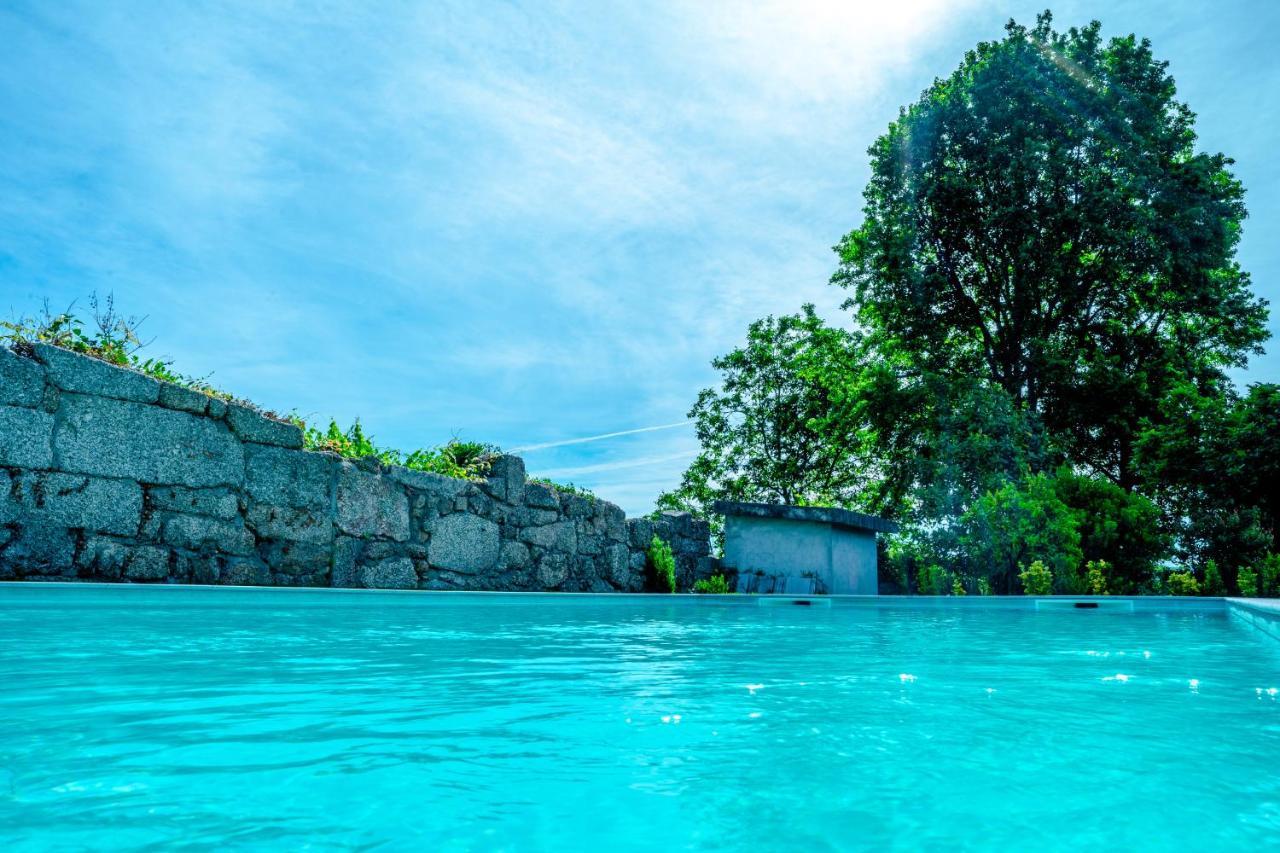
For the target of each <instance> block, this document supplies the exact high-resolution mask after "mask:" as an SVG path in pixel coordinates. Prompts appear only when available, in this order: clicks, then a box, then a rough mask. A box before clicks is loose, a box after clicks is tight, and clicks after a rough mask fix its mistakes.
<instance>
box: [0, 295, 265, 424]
mask: <svg viewBox="0 0 1280 853" xmlns="http://www.w3.org/2000/svg"><path fill="white" fill-rule="evenodd" d="M87 301H88V303H89V314H88V317H87V318H86V317H82V316H80V315H79V314H77V313H76V306H75V303H72V304H71V305H70V306H68V307H67V310H65V311H62V312H60V313H56V314H55V313H54V312H53V311H51V310H50V309H49V303H48V302H47V301H46V302H45V304H44V306H43V308H42V309H41V311H40V313H39V314H37V315H35V316H31V317H20V318H18V319H16V320H8V321H0V343H3V344H5V345H7V346H9V347H11V348H13V349H14V350H15V351H16V352H20V353H23V354H27V355H29V354H30V352H31V349H32V346H33V345H34V344H37V343H42V344H49V345H50V346H55V347H59V348H60V349H65V350H69V351H71V352H74V353H78V354H80V355H87V356H89V357H90V358H96V359H98V360H99V361H105V362H107V363H108V364H114V365H115V366H116V367H128V368H130V369H132V370H136V371H138V372H139V373H143V374H146V375H147V376H150V377H151V378H153V379H158V380H160V381H161V382H171V383H173V384H174V385H181V386H183V387H184V388H189V389H191V390H192V391H198V392H200V393H201V394H207V395H208V396H210V397H217V398H219V399H222V400H227V401H235V402H238V403H241V404H243V405H247V406H251V407H252V408H254V409H258V406H256V405H254V404H253V403H250V402H249V401H247V400H237V399H236V398H235V397H234V396H233V395H231V394H228V393H227V392H226V391H222V390H220V389H218V388H215V387H214V386H213V385H210V384H209V382H208V379H207V378H195V377H192V376H187V375H185V374H182V373H178V372H177V371H176V370H174V369H173V362H172V361H170V360H168V359H162V358H143V357H142V356H140V355H138V351H139V350H141V349H142V348H143V347H145V346H147V344H149V343H150V341H144V340H143V339H142V337H141V336H140V335H139V331H138V330H139V327H140V326H141V325H142V323H143V321H144V320H146V318H145V317H134V316H126V315H123V314H121V313H119V312H118V311H117V310H116V306H115V297H114V296H113V295H111V294H107V296H106V298H104V299H100V298H99V297H98V295H97V294H96V293H91V294H89V298H88V300H87ZM263 414H267V415H270V416H272V417H274V414H273V413H270V412H264V413H263Z"/></svg>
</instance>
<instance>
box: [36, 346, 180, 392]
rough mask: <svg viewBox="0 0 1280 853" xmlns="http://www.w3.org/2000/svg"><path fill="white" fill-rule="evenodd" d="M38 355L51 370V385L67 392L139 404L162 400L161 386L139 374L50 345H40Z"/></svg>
mask: <svg viewBox="0 0 1280 853" xmlns="http://www.w3.org/2000/svg"><path fill="white" fill-rule="evenodd" d="M35 354H36V358H38V359H39V360H40V361H42V362H44V364H45V366H46V367H47V368H48V373H47V375H48V377H49V381H50V382H52V383H53V384H54V385H56V386H58V387H59V388H61V389H62V390H63V391H74V392H76V393H78V394H92V395H94V396H97V397H113V398H115V399H118V400H133V401H135V402H139V403H154V402H156V401H157V400H159V399H160V383H159V382H157V381H156V380H154V379H152V378H151V377H150V376H147V375H145V374H142V373H139V372H138V371H136V370H130V369H129V368H127V367H116V366H115V365H114V364H107V363H106V362H105V361H102V360H101V359H97V358H92V357H90V356H87V355H80V354H78V353H74V352H71V351H69V350H65V349H62V348H61V347H55V346H51V345H49V344H36V345H35Z"/></svg>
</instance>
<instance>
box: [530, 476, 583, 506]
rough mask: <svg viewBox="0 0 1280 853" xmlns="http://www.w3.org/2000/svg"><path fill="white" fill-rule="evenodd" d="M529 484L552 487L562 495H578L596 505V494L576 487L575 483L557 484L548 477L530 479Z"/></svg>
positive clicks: (581, 487)
mask: <svg viewBox="0 0 1280 853" xmlns="http://www.w3.org/2000/svg"><path fill="white" fill-rule="evenodd" d="M529 482H530V483H542V484H543V485H544V486H550V487H551V488H553V489H555V490H556V491H557V492H560V493H561V494H566V495H577V496H578V497H580V498H586V499H587V500H589V501H591V502H592V503H595V501H596V493H595V492H593V491H591V490H590V489H588V488H585V487H584V486H578V485H575V484H574V483H557V482H556V481H555V480H551V479H549V478H547V477H530V478H529Z"/></svg>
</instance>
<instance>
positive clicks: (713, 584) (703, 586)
mask: <svg viewBox="0 0 1280 853" xmlns="http://www.w3.org/2000/svg"><path fill="white" fill-rule="evenodd" d="M693 591H694V592H698V593H702V594H705V595H728V594H729V591H730V590H729V582H728V581H727V580H725V579H724V575H712V576H711V577H709V578H700V579H698V580H696V581H694V582H693Z"/></svg>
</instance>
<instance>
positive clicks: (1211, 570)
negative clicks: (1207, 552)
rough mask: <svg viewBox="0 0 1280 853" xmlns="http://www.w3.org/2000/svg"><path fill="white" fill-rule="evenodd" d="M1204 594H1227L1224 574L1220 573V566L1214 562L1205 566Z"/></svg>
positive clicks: (1211, 561)
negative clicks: (1223, 578) (1223, 579)
mask: <svg viewBox="0 0 1280 853" xmlns="http://www.w3.org/2000/svg"><path fill="white" fill-rule="evenodd" d="M1204 594H1205V595H1226V594H1227V585H1226V584H1224V583H1223V582H1222V573H1221V572H1219V571H1218V564H1217V563H1216V562H1214V561H1213V560H1209V561H1208V562H1207V563H1205V564H1204Z"/></svg>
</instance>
